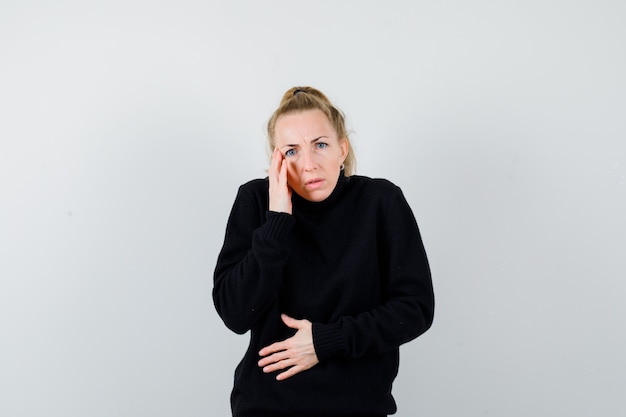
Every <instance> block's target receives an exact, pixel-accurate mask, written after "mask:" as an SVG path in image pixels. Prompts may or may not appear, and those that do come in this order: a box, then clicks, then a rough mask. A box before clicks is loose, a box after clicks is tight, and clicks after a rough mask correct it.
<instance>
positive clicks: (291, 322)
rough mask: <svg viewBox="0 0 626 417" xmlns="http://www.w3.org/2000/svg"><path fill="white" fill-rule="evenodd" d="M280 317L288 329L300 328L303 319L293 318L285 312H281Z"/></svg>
mask: <svg viewBox="0 0 626 417" xmlns="http://www.w3.org/2000/svg"><path fill="white" fill-rule="evenodd" d="M280 318H281V319H282V321H283V323H285V325H286V326H287V327H289V328H290V329H300V328H302V322H303V321H304V320H297V319H294V318H293V317H289V316H288V315H286V314H281V315H280Z"/></svg>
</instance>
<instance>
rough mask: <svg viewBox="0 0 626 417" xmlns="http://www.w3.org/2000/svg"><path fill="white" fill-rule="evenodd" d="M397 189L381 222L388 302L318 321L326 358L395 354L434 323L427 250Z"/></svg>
mask: <svg viewBox="0 0 626 417" xmlns="http://www.w3.org/2000/svg"><path fill="white" fill-rule="evenodd" d="M397 191H398V193H397V194H396V197H395V199H393V203H392V204H391V206H390V207H391V208H390V209H389V210H387V211H386V214H385V215H384V219H383V221H382V223H381V224H382V225H383V233H382V239H381V242H380V243H379V244H380V245H381V249H382V250H381V251H380V257H381V259H380V261H381V262H382V265H384V269H382V270H381V275H382V276H381V280H382V282H383V297H382V303H381V305H379V306H377V307H375V308H373V309H372V310H369V311H365V312H362V313H360V314H357V315H355V316H344V317H341V318H339V320H337V321H335V322H332V323H313V343H314V346H315V351H316V354H317V356H318V359H319V360H320V361H325V360H328V359H330V358H334V357H347V358H359V357H364V356H370V355H376V354H380V353H385V352H389V351H391V350H393V349H396V348H398V347H399V346H400V345H401V344H403V343H406V342H408V341H410V340H412V339H414V338H416V337H418V336H419V335H421V334H422V333H424V332H425V331H426V330H428V329H429V328H430V326H431V324H432V321H433V315H434V306H435V301H434V294H433V287H432V280H431V274H430V268H429V265H428V260H427V257H426V252H425V250H424V246H423V244H422V239H421V235H420V232H419V229H418V226H417V223H416V221H415V217H414V216H413V212H412V211H411V208H410V207H409V205H408V203H407V201H406V199H405V198H404V196H403V195H402V192H401V191H400V189H399V188H397Z"/></svg>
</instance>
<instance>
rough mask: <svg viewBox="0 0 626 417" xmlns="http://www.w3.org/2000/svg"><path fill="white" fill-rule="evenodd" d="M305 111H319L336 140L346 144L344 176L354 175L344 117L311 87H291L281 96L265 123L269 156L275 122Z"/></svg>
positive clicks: (354, 159) (353, 164)
mask: <svg viewBox="0 0 626 417" xmlns="http://www.w3.org/2000/svg"><path fill="white" fill-rule="evenodd" d="M307 110H320V111H321V112H322V113H324V114H325V115H326V117H327V118H328V121H329V122H330V124H331V126H333V128H334V129H335V132H336V133H337V138H338V139H339V140H340V141H341V140H345V141H347V142H348V155H347V156H346V159H345V161H344V162H343V164H344V175H345V176H346V177H348V176H350V175H352V174H354V172H355V170H356V158H355V157H354V152H353V151H352V146H351V145H350V138H348V132H347V131H346V122H345V116H344V114H343V112H342V111H341V110H339V109H338V108H337V107H335V106H334V105H333V104H332V103H331V102H330V100H328V98H327V97H326V96H325V95H324V93H322V92H321V91H319V90H317V89H315V88H313V87H292V88H290V89H289V90H287V92H286V93H285V94H284V95H283V98H282V99H281V100H280V105H279V106H278V108H277V109H276V111H275V112H274V114H272V117H270V120H269V122H268V123H267V139H268V146H269V152H270V154H271V153H272V151H273V150H274V146H275V138H274V135H275V133H276V121H277V120H278V118H279V117H280V116H284V115H286V114H292V113H298V112H303V111H307Z"/></svg>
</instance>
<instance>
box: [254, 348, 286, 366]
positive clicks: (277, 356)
mask: <svg viewBox="0 0 626 417" xmlns="http://www.w3.org/2000/svg"><path fill="white" fill-rule="evenodd" d="M288 358H289V354H288V353H287V351H286V350H284V351H282V352H277V353H274V354H272V355H269V356H266V357H264V358H261V359H259V361H258V362H257V364H258V365H259V366H260V367H264V366H267V365H271V364H273V363H276V362H280V361H283V360H285V359H288Z"/></svg>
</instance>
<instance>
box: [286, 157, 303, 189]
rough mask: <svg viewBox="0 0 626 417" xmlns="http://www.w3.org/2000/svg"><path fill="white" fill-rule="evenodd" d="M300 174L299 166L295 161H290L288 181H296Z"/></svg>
mask: <svg viewBox="0 0 626 417" xmlns="http://www.w3.org/2000/svg"><path fill="white" fill-rule="evenodd" d="M298 178H300V176H299V175H298V170H297V166H296V164H295V163H293V162H289V164H288V165H287V182H288V183H291V184H293V183H296V182H297V180H298Z"/></svg>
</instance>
